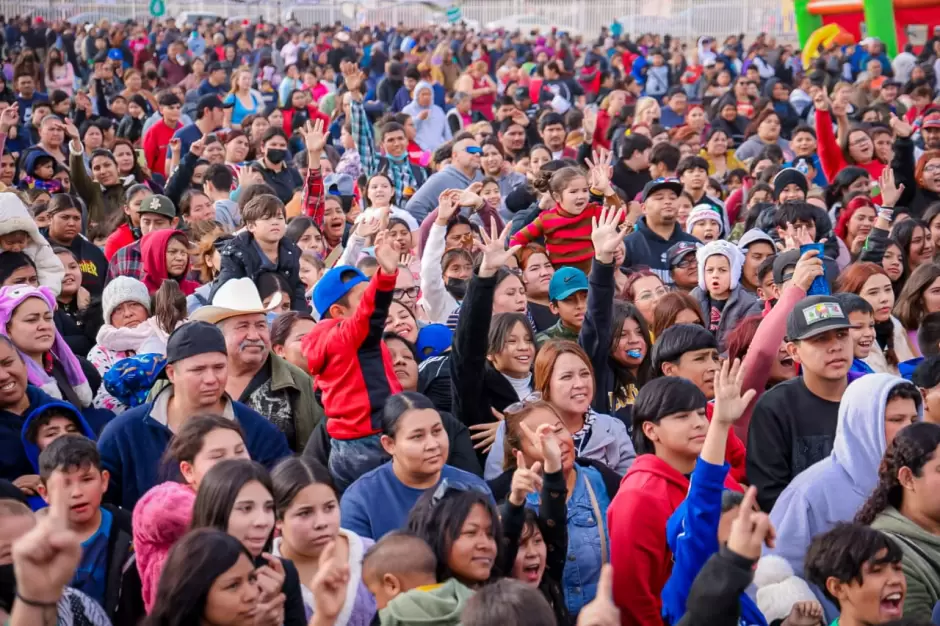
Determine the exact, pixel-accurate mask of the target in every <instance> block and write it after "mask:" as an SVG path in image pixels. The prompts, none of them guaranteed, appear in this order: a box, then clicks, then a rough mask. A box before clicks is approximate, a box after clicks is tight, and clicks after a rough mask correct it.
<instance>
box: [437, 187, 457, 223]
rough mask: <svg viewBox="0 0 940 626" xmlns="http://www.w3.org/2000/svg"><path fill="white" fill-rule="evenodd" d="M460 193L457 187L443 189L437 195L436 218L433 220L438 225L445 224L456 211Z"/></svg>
mask: <svg viewBox="0 0 940 626" xmlns="http://www.w3.org/2000/svg"><path fill="white" fill-rule="evenodd" d="M460 193H461V192H460V191H459V190H458V189H445V190H444V191H442V192H441V195H439V196H438V197H437V219H436V220H435V221H436V222H437V224H438V225H439V226H447V223H448V222H450V218H452V217H453V216H454V214H456V213H457V209H458V208H460V204H459V202H458V201H459V199H460Z"/></svg>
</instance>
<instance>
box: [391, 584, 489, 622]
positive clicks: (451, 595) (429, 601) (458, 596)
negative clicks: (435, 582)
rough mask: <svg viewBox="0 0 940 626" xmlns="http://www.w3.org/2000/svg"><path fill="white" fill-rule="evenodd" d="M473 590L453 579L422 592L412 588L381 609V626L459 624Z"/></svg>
mask: <svg viewBox="0 0 940 626" xmlns="http://www.w3.org/2000/svg"><path fill="white" fill-rule="evenodd" d="M472 595H473V590H472V589H470V588H469V587H465V586H464V585H462V584H461V583H459V582H457V581H456V580H455V579H453V578H451V579H450V580H448V581H447V582H446V583H444V584H443V585H440V586H437V587H435V588H434V589H430V590H427V591H422V590H421V589H412V590H410V591H406V592H405V593H402V594H399V595H397V596H395V597H394V598H393V599H392V601H391V602H389V603H388V606H386V607H385V608H384V609H382V610H381V611H379V619H380V620H381V623H382V626H409V625H412V624H414V625H419V626H459V625H460V614H461V613H463V608H464V606H465V605H466V604H467V600H469V599H470V596H472Z"/></svg>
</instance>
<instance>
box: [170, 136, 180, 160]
mask: <svg viewBox="0 0 940 626" xmlns="http://www.w3.org/2000/svg"><path fill="white" fill-rule="evenodd" d="M182 146H183V142H182V140H181V139H180V138H179V137H174V138H173V139H170V154H179V152H180V148H181V147H182ZM181 156H182V155H181Z"/></svg>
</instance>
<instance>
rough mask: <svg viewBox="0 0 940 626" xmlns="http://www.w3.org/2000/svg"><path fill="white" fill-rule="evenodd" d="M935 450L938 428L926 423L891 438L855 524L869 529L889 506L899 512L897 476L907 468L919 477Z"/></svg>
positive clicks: (900, 491)
mask: <svg viewBox="0 0 940 626" xmlns="http://www.w3.org/2000/svg"><path fill="white" fill-rule="evenodd" d="M937 446H940V426H938V425H937V424H932V423H930V422H918V423H916V424H911V425H910V426H907V427H906V428H904V429H902V430H901V431H900V432H899V433H898V434H897V435H895V437H894V441H892V442H891V445H890V446H888V449H887V450H886V451H885V455H884V458H882V459H881V466H880V467H879V468H878V486H877V487H875V490H874V491H872V492H871V495H870V496H868V501H867V502H865V504H864V505H862V508H861V509H859V511H858V514H856V516H855V521H856V522H857V523H859V524H865V525H870V524H871V523H872V522H873V521H875V518H876V517H878V515H879V514H880V513H881V512H882V511H884V510H885V509H886V508H888V507H889V506H891V507H894V508H895V509H899V510H900V508H901V503H902V502H903V500H904V488H903V487H902V486H901V483H900V481H899V480H898V472H899V471H900V470H901V468H902V467H907V468H909V469H910V470H911V472H912V473H913V474H914V476H918V477H919V476H920V475H921V474H922V473H923V470H924V466H925V465H926V464H927V463H929V462H930V461H931V460H932V459H933V458H934V453H935V452H936V450H937Z"/></svg>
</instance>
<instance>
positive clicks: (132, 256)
mask: <svg viewBox="0 0 940 626" xmlns="http://www.w3.org/2000/svg"><path fill="white" fill-rule="evenodd" d="M143 275H144V260H143V257H142V256H141V253H140V242H139V241H135V242H134V243H132V244H129V245H126V246H124V247H123V248H121V249H120V250H118V251H117V252H115V253H114V256H113V257H111V262H110V263H109V264H108V280H107V282H111V281H112V280H114V279H115V278H117V277H118V276H130V277H131V278H136V279H137V280H140V279H141V278H142V277H143Z"/></svg>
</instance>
